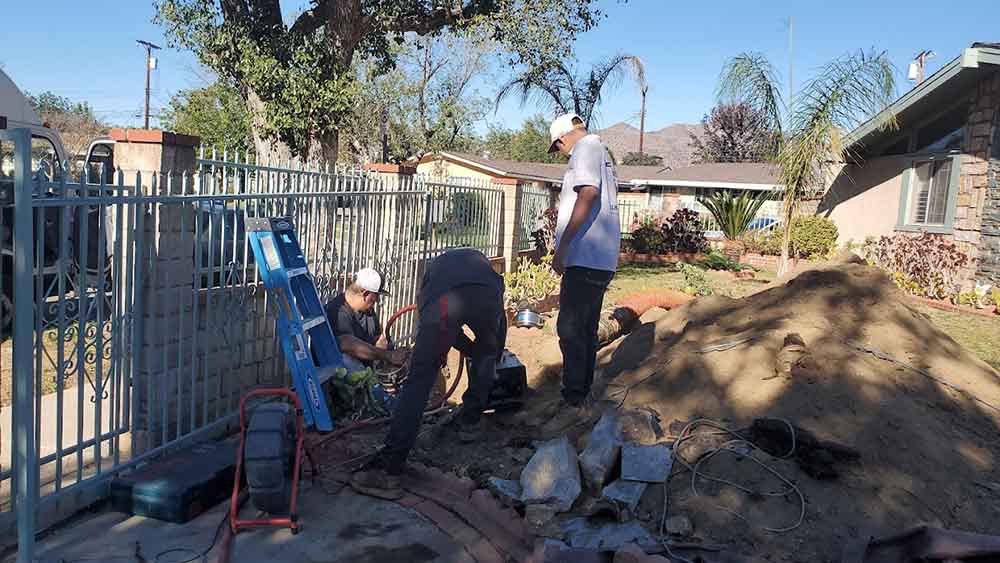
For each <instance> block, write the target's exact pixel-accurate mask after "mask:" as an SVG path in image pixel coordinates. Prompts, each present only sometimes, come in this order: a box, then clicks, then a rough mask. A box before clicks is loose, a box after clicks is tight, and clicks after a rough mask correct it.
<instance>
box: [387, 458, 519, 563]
mask: <svg viewBox="0 0 1000 563" xmlns="http://www.w3.org/2000/svg"><path fill="white" fill-rule="evenodd" d="M403 488H404V489H405V490H406V491H407V494H406V495H405V496H404V497H403V498H401V499H399V500H398V501H396V502H397V503H398V504H400V505H402V506H404V507H407V508H411V509H413V510H416V511H417V512H419V513H420V514H422V515H423V516H424V517H426V518H427V519H429V520H430V521H432V522H434V524H435V525H436V526H437V527H438V528H440V529H441V530H442V531H443V532H445V533H446V534H448V535H449V536H451V537H452V538H453V539H454V540H455V541H456V542H457V543H459V544H460V545H462V546H463V547H464V548H465V550H466V551H467V552H468V553H469V555H470V556H471V557H472V558H473V559H475V560H476V561H477V562H479V563H506V562H507V561H511V560H513V561H524V560H525V558H526V557H528V556H529V555H530V554H531V551H532V542H533V540H534V538H533V537H532V536H531V534H529V533H528V531H527V529H526V528H525V526H524V522H523V521H522V520H521V517H520V516H519V515H518V514H517V512H515V511H514V510H513V509H510V508H506V507H504V506H503V505H501V504H500V502H499V501H498V500H496V499H495V498H493V495H492V494H490V492H489V491H487V490H486V489H476V485H475V483H474V482H472V481H470V480H468V479H461V478H459V477H457V476H454V475H451V474H447V473H444V472H442V471H440V470H438V469H434V468H431V467H426V466H423V465H416V464H415V465H412V466H411V468H410V470H409V471H408V473H407V475H406V476H405V478H404V479H403Z"/></svg>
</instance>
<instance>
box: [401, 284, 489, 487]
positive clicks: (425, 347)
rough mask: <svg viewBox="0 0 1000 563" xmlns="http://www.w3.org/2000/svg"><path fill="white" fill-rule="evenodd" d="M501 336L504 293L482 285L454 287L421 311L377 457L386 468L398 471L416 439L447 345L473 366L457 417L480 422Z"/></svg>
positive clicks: (404, 463) (448, 348)
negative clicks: (406, 374)
mask: <svg viewBox="0 0 1000 563" xmlns="http://www.w3.org/2000/svg"><path fill="white" fill-rule="evenodd" d="M463 325H464V326H468V327H469V329H471V330H472V333H473V334H474V335H475V337H476V339H475V341H472V340H469V338H468V337H467V336H466V335H465V334H464V333H463V332H462V327H463ZM505 337H506V317H505V316H504V311H503V295H502V294H500V293H498V292H496V291H495V290H493V289H491V288H489V287H486V286H480V285H466V286H460V287H456V288H454V289H452V290H451V291H449V292H448V293H446V294H445V295H443V296H442V297H441V298H440V299H438V300H436V301H431V302H430V303H428V304H427V305H426V306H424V307H423V308H422V309H421V310H420V312H419V318H418V325H417V336H416V344H415V346H414V349H413V357H412V358H411V360H410V374H409V377H408V378H407V380H406V384H405V385H404V386H403V390H402V392H401V394H400V397H399V401H398V403H397V404H396V410H395V412H394V413H393V415H392V423H391V426H390V427H389V435H388V436H387V437H386V440H385V448H384V449H383V450H382V456H381V458H382V459H381V461H382V462H383V465H384V467H385V469H386V471H387V472H388V473H390V474H400V473H402V472H403V469H404V468H405V466H406V458H407V456H408V455H409V454H410V450H411V449H412V448H413V444H414V443H416V441H417V435H418V434H419V431H420V423H421V420H422V419H423V412H424V409H425V408H426V406H427V399H428V397H430V394H431V389H432V388H433V386H434V381H435V379H437V375H438V371H439V370H440V368H441V363H442V358H443V357H444V356H445V355H446V354H447V353H448V350H450V349H451V348H452V347H455V348H456V349H458V350H459V351H460V352H462V353H464V354H465V355H466V356H468V357H469V358H470V359H471V360H472V362H473V365H474V367H475V369H473V370H472V373H470V374H469V388H468V390H467V391H466V392H465V394H464V395H463V396H462V422H463V423H464V424H474V423H476V422H478V421H479V418H480V417H481V416H482V413H483V410H484V409H485V408H486V404H487V402H488V400H489V395H490V391H491V390H492V386H493V380H494V378H495V373H494V372H495V370H496V361H497V358H498V357H499V356H500V353H501V352H502V351H503V341H504V338H505ZM473 374H474V375H473Z"/></svg>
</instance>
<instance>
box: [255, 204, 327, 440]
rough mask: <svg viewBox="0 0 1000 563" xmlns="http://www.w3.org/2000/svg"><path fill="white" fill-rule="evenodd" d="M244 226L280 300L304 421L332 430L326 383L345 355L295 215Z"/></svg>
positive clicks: (280, 324) (267, 283)
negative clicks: (304, 251) (297, 232)
mask: <svg viewBox="0 0 1000 563" xmlns="http://www.w3.org/2000/svg"><path fill="white" fill-rule="evenodd" d="M246 228H247V238H248V240H249V242H250V246H251V247H252V248H253V254H254V257H255V258H256V261H257V270H258V271H259V272H260V276H261V279H262V281H263V282H264V288H265V289H266V290H267V293H268V298H269V299H270V300H271V302H272V303H274V304H276V308H277V330H278V336H279V337H280V338H281V345H282V349H283V350H284V352H285V361H286V363H287V364H288V366H289V368H291V371H292V381H293V384H294V389H295V392H296V393H297V394H298V396H299V401H300V402H301V403H302V408H303V411H304V412H303V414H304V417H305V424H306V426H307V427H313V428H315V429H316V430H318V431H320V432H329V431H331V430H333V419H332V418H331V417H330V408H329V405H328V404H327V401H326V395H325V393H324V392H323V384H324V383H326V382H327V381H328V380H329V379H330V378H331V377H333V374H334V372H335V371H336V369H337V368H339V367H342V366H343V358H342V356H341V354H340V348H339V347H338V346H337V340H336V338H334V336H333V330H332V329H331V328H330V322H329V320H328V319H327V318H326V312H325V311H324V309H323V304H322V303H321V302H320V300H319V293H318V292H317V291H316V282H315V281H314V280H313V277H312V276H311V275H310V274H309V264H308V263H307V262H306V258H305V256H303V255H302V248H301V247H300V246H299V240H298V237H296V236H295V226H294V225H293V224H292V220H291V219H288V218H283V217H275V218H252V217H247V219H246ZM310 351H311V352H312V353H310ZM314 355H315V361H314V358H313V356H314Z"/></svg>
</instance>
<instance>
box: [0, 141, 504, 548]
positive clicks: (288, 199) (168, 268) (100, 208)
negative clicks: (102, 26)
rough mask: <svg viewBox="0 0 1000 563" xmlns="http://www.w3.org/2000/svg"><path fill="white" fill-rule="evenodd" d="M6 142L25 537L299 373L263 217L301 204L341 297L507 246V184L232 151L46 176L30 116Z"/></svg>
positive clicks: (5, 515)
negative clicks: (267, 270)
mask: <svg viewBox="0 0 1000 563" xmlns="http://www.w3.org/2000/svg"><path fill="white" fill-rule="evenodd" d="M0 143H3V144H4V145H5V147H4V146H0V150H2V151H6V152H8V153H10V154H12V155H13V156H14V159H13V160H14V169H13V172H14V174H13V177H12V178H10V177H7V176H5V175H3V174H0V195H3V197H6V198H7V200H6V202H0V211H2V215H0V234H2V235H3V238H2V239H0V242H2V245H0V247H2V248H3V254H2V261H0V290H2V291H0V295H2V296H3V303H5V304H6V305H5V306H4V308H3V309H0V310H3V311H13V314H7V313H5V315H4V317H0V318H3V319H6V320H5V325H4V327H5V328H4V331H5V335H12V338H11V339H7V338H6V336H5V337H4V338H0V354H2V361H0V392H2V393H8V390H10V391H9V393H10V395H9V396H10V398H11V399H10V400H9V401H8V402H9V403H10V405H11V406H10V407H7V406H6V405H7V402H5V403H4V408H2V409H0V413H2V416H0V425H2V428H0V430H2V437H0V454H2V455H0V533H3V534H7V533H8V531H13V529H14V525H15V522H16V523H17V529H18V540H19V543H20V545H21V546H22V549H25V548H24V546H30V545H31V543H32V541H33V535H34V530H36V529H37V528H44V527H47V526H48V525H50V524H52V523H54V522H56V521H58V520H59V519H61V518H64V517H66V516H68V515H70V514H72V513H73V512H74V511H75V510H78V509H79V508H80V507H83V506H86V505H87V504H90V503H92V502H94V501H96V500H98V499H100V498H101V497H102V496H104V495H105V494H106V492H107V481H106V479H107V477H109V476H111V475H114V474H116V473H117V472H120V471H122V470H124V469H127V468H129V467H132V466H134V465H136V464H138V463H141V462H142V461H143V460H146V459H149V458H150V457H151V456H156V455H159V454H162V453H163V452H164V451H165V450H166V449H168V448H174V447H179V446H182V445H183V444H185V443H189V442H192V441H196V440H201V439H204V438H206V437H209V436H210V435H211V434H213V433H218V432H221V431H223V430H224V429H225V426H226V425H227V424H229V423H231V422H232V420H233V415H234V414H235V409H236V408H237V406H238V403H239V399H240V397H241V396H242V394H243V393H244V392H245V391H246V390H247V389H249V388H251V387H253V386H256V385H260V384H273V383H284V382H285V372H286V370H285V369H284V365H283V359H282V358H281V353H280V346H278V345H277V344H276V342H275V332H274V324H273V315H272V305H271V303H270V302H269V301H268V299H267V297H266V294H265V292H264V291H263V287H262V285H261V282H260V280H259V278H258V274H257V269H256V265H255V264H254V258H253V253H252V251H250V250H249V248H248V246H247V242H246V236H245V235H246V233H245V219H246V218H247V217H273V216H287V217H291V218H292V219H293V221H294V223H295V225H296V228H297V231H298V233H299V237H300V242H301V244H302V247H303V251H304V254H305V255H306V256H307V258H308V260H309V266H310V271H311V272H312V274H313V275H314V277H315V281H316V283H317V287H318V289H319V290H320V293H321V297H322V298H323V299H324V300H326V299H328V298H330V297H332V295H333V294H334V293H335V292H336V291H339V290H342V289H343V288H344V287H345V286H346V284H347V283H348V281H349V278H350V275H351V274H352V273H353V272H355V271H357V270H358V269H360V268H362V267H366V266H373V267H376V268H379V269H381V270H382V271H383V272H384V273H385V274H386V275H387V278H388V280H389V283H390V284H391V289H392V296H391V297H388V298H385V300H384V301H383V302H382V303H381V304H380V312H381V314H382V315H383V316H387V315H389V314H391V313H392V312H393V311H395V310H397V309H399V308H401V307H402V306H404V305H408V304H410V303H412V302H413V301H414V300H415V297H416V291H417V285H418V280H419V277H420V275H421V274H422V269H423V265H424V263H425V261H426V260H427V259H428V258H429V257H432V256H434V255H436V254H437V253H439V252H441V251H443V250H445V249H447V248H451V247H457V246H472V247H475V248H478V249H480V250H482V251H483V252H484V253H486V254H487V255H489V256H497V255H499V254H500V248H501V245H502V241H501V232H502V229H501V219H502V217H503V210H502V205H503V191H502V190H501V189H496V188H491V187H488V185H485V184H482V183H470V182H465V181H458V182H452V183H449V182H448V181H447V180H444V179H438V180H434V181H431V180H430V179H427V178H423V177H410V178H403V177H396V176H387V175H378V174H370V173H365V172H363V171H359V170H352V169H336V170H322V171H320V170H309V169H305V168H302V167H292V166H287V165H284V166H278V165H272V164H270V163H263V164H262V163H259V162H253V163H251V162H249V161H247V159H246V158H245V157H244V158H242V159H241V158H239V157H238V156H235V157H229V155H226V154H223V156H222V157H221V158H220V157H219V155H218V154H217V153H214V154H211V155H205V154H202V158H200V159H198V160H197V170H196V171H195V173H194V174H171V173H156V174H145V175H141V174H140V175H136V177H134V178H126V177H125V176H124V175H123V174H121V173H119V174H118V175H117V178H115V181H114V182H112V183H110V184H105V183H100V184H95V183H91V182H89V181H88V178H86V177H85V178H82V179H80V181H78V182H71V181H69V180H67V179H66V178H65V175H64V177H63V178H62V179H61V181H58V182H48V181H44V180H43V179H39V178H32V176H31V173H30V162H31V161H30V152H29V151H30V144H31V142H30V134H29V132H27V131H26V130H20V129H14V130H5V131H0ZM101 176H102V178H101V180H102V181H103V180H105V179H106V178H105V175H103V174H102V175H101ZM408 317H409V318H406V317H404V320H402V321H401V322H400V323H399V324H398V325H397V326H398V333H397V334H398V335H406V334H410V333H411V332H412V329H413V322H414V319H413V317H414V316H413V315H409V316H408ZM5 396H6V395H5ZM36 525H37V527H36ZM26 549H27V552H28V553H29V554H30V547H27V548H26Z"/></svg>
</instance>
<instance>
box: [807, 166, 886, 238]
mask: <svg viewBox="0 0 1000 563" xmlns="http://www.w3.org/2000/svg"><path fill="white" fill-rule="evenodd" d="M905 166H906V159H905V158H903V157H898V156H889V157H881V158H873V159H871V160H867V161H865V162H864V163H862V164H859V165H855V164H852V165H848V166H845V167H843V168H842V169H841V170H840V171H839V172H838V173H837V174H836V176H835V178H834V180H833V183H832V185H831V187H830V190H829V191H827V193H826V195H825V196H824V197H823V201H822V202H820V204H819V210H818V211H817V214H819V215H823V216H825V217H829V218H830V219H831V220H832V221H833V222H834V223H835V224H836V225H837V230H838V231H839V238H838V239H837V243H838V244H840V245H844V244H847V243H848V242H850V241H853V242H855V243H860V242H863V241H864V240H865V238H867V237H877V236H882V235H891V234H892V233H893V231H894V229H895V227H896V218H897V216H898V214H899V190H900V187H901V185H902V179H903V168H904V167H905Z"/></svg>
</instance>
